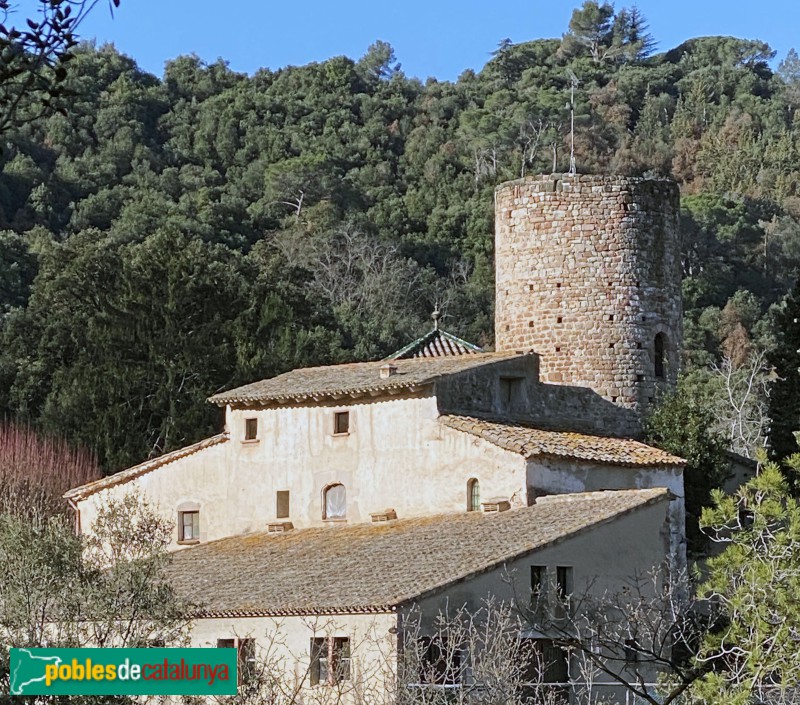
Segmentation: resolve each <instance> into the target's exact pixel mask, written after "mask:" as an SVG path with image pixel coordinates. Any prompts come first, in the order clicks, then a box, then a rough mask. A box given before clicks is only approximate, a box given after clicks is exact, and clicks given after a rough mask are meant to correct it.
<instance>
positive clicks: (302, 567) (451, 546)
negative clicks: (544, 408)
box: [169, 489, 670, 617]
mask: <svg viewBox="0 0 800 705" xmlns="http://www.w3.org/2000/svg"><path fill="white" fill-rule="evenodd" d="M564 497H565V499H564V500H563V501H562V500H561V499H559V498H558V497H550V498H548V499H547V501H544V502H542V503H541V504H537V505H534V506H532V507H524V508H520V509H516V510H510V511H507V512H501V513H498V514H483V513H481V512H468V513H467V512H465V513H463V514H448V515H439V516H431V517H422V518H418V519H405V520H404V519H400V520H395V521H390V522H386V523H380V524H357V525H353V526H342V527H323V528H310V529H302V530H295V531H290V532H287V533H282V534H269V533H258V534H250V535H245V536H236V537H232V538H227V539H221V540H219V541H214V542H211V543H208V544H205V545H200V546H196V547H193V548H189V549H185V550H183V551H179V552H177V553H176V554H175V555H174V557H173V562H172V565H171V566H170V568H169V575H170V580H171V582H172V584H173V585H174V587H175V588H176V590H177V591H178V593H179V594H180V595H181V596H183V597H184V598H186V599H188V600H189V601H190V602H192V603H193V604H195V605H198V606H200V608H201V609H200V610H199V616H208V617H212V616H223V615H247V616H259V615H282V614H337V613H352V612H376V611H392V610H393V609H395V608H396V607H398V606H400V605H402V604H405V603H408V602H410V601H413V600H415V599H417V598H419V597H421V596H423V595H425V594H429V593H432V592H435V591H436V590H439V589H441V588H444V587H446V586H447V585H450V584H452V583H455V582H458V581H460V580H463V579H465V578H468V577H470V576H471V575H475V574H478V573H481V572H483V571H486V570H490V569H492V568H494V567H497V566H500V565H502V564H503V563H505V562H506V561H510V560H513V559H515V558H518V557H521V556H523V555H525V554H527V553H530V552H532V551H535V550H537V549H539V548H543V547H545V546H547V545H550V544H552V543H554V542H556V541H559V540H561V539H564V538H567V537H569V536H572V535H575V534H578V533H580V532H582V531H584V530H586V529H588V528H590V527H592V526H595V525H597V524H602V523H605V522H607V521H611V520H613V519H615V518H616V517H619V516H621V515H622V514H625V513H628V512H630V511H633V510H635V509H637V508H640V507H643V506H646V505H649V504H654V503H657V502H661V501H665V500H667V499H669V497H670V495H669V492H668V491H667V490H665V489H649V490H622V491H616V492H591V493H585V494H581V495H574V496H570V495H566V496H564Z"/></svg>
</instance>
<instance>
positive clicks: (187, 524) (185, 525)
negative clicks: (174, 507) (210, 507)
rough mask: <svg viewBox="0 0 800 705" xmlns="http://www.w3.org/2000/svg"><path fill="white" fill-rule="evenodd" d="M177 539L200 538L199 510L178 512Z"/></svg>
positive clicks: (193, 539) (190, 539) (189, 539)
mask: <svg viewBox="0 0 800 705" xmlns="http://www.w3.org/2000/svg"><path fill="white" fill-rule="evenodd" d="M178 540H179V541H199V540H200V512H196V511H195V512H178Z"/></svg>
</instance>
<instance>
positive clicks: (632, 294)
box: [495, 175, 682, 413]
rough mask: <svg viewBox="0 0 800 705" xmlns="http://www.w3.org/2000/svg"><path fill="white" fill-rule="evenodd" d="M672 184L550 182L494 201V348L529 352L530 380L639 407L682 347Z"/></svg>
mask: <svg viewBox="0 0 800 705" xmlns="http://www.w3.org/2000/svg"><path fill="white" fill-rule="evenodd" d="M678 214H679V195H678V187H677V185H676V184H675V183H673V182H671V181H667V180H653V179H645V178H633V177H624V176H580V175H574V176H572V175H552V176H544V177H537V178H526V179H520V180H517V181H511V182H508V183H505V184H502V185H501V186H499V187H498V188H497V191H496V194H495V218H496V222H495V238H496V241H495V268H496V300H495V343H496V347H497V350H534V351H535V352H537V353H539V355H540V356H541V363H540V365H541V380H542V381H543V382H549V383H555V384H567V385H575V386H581V387H589V388H591V389H593V390H594V391H595V392H597V394H599V395H602V396H603V397H604V398H606V399H607V400H608V401H610V402H613V403H614V404H617V405H619V406H621V407H623V408H627V409H633V410H636V411H637V412H640V413H641V412H644V411H645V410H646V408H647V405H648V403H649V402H650V401H651V400H652V399H653V397H654V395H655V393H656V390H657V389H658V388H659V387H660V386H662V385H672V384H674V382H675V379H676V376H677V371H678V363H679V354H680V348H681V340H682V325H681V318H682V310H681V271H680V259H679V258H680V239H679V237H680V236H679V229H678Z"/></svg>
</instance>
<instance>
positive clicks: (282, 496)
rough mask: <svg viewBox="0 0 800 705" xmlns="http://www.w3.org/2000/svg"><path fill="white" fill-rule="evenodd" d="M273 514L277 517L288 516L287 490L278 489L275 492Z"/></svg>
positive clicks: (283, 517)
mask: <svg viewBox="0 0 800 705" xmlns="http://www.w3.org/2000/svg"><path fill="white" fill-rule="evenodd" d="M276 505H277V507H276V510H275V516H276V517H277V518H278V519H288V518H289V490H278V492H277V493H276Z"/></svg>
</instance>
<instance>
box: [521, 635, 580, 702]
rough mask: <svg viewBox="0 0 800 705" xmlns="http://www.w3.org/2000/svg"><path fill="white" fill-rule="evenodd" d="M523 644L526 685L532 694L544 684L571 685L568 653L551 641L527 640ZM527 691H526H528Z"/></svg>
mask: <svg viewBox="0 0 800 705" xmlns="http://www.w3.org/2000/svg"><path fill="white" fill-rule="evenodd" d="M524 642H527V643H523V654H524V659H525V676H524V679H525V684H526V686H527V689H531V692H532V693H535V692H536V685H538V684H542V683H569V661H568V659H567V652H566V651H564V649H562V648H561V647H560V646H558V645H557V644H555V643H554V642H553V641H552V640H550V639H526V640H524ZM527 689H526V690H527Z"/></svg>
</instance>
